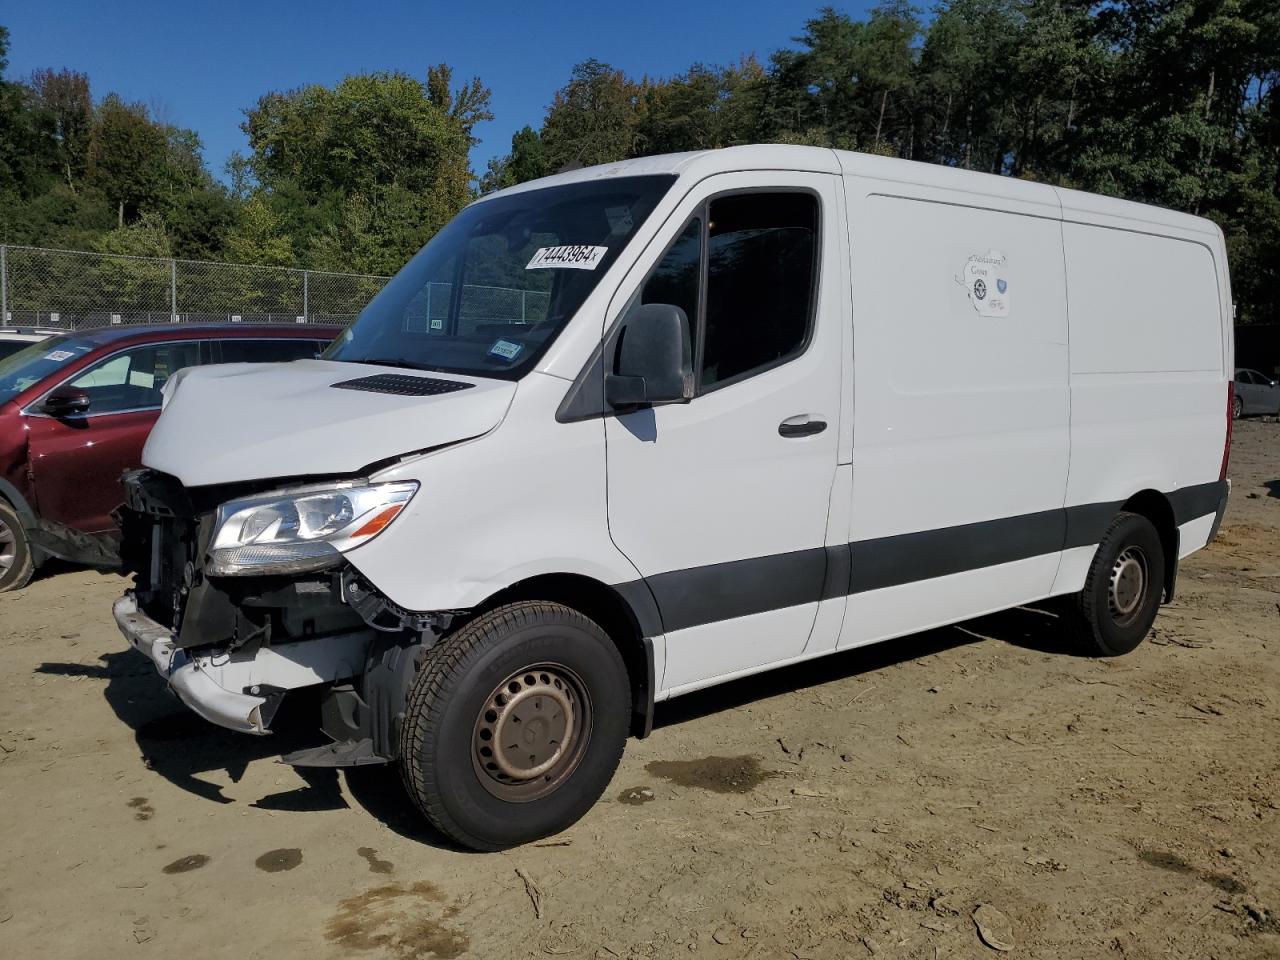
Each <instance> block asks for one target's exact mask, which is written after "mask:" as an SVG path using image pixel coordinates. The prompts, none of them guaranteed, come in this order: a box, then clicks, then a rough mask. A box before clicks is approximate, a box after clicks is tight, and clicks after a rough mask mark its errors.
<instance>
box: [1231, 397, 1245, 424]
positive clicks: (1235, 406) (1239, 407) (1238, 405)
mask: <svg viewBox="0 0 1280 960" xmlns="http://www.w3.org/2000/svg"><path fill="white" fill-rule="evenodd" d="M1243 415H1244V401H1243V400H1241V399H1240V394H1238V393H1237V394H1236V395H1235V396H1234V397H1232V398H1231V419H1232V420H1239V419H1240V418H1241V417H1242V416H1243Z"/></svg>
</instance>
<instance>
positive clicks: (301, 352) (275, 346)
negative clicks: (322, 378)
mask: <svg viewBox="0 0 1280 960" xmlns="http://www.w3.org/2000/svg"><path fill="white" fill-rule="evenodd" d="M218 346H219V347H221V348H222V359H221V362H222V363H285V362H287V361H289V360H301V359H303V358H304V357H317V356H319V355H320V351H321V349H323V348H317V347H316V342H315V341H314V340H270V339H262V340H223V341H222V342H221V343H219V344H218Z"/></svg>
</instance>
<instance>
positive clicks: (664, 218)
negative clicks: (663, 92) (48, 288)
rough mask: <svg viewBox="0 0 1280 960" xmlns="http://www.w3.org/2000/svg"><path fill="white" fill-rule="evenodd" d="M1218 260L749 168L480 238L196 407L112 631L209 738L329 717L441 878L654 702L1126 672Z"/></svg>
mask: <svg viewBox="0 0 1280 960" xmlns="http://www.w3.org/2000/svg"><path fill="white" fill-rule="evenodd" d="M1230 318H1231V294H1230V289H1229V285H1228V278H1227V264H1226V259H1225V256H1224V248H1223V238H1222V234H1221V232H1220V231H1219V230H1218V228H1217V227H1215V226H1214V225H1213V224H1212V223H1210V222H1209V221H1207V220H1201V219H1198V218H1195V217H1190V216H1184V215H1182V214H1177V213H1171V212H1168V211H1166V210H1160V209H1155V208H1153V207H1147V206H1140V205H1136V204H1132V203H1124V202H1120V201H1117V200H1112V199H1105V198H1102V197H1097V196H1090V195H1086V194H1082V193H1076V192H1073V191H1070V190H1060V189H1055V188H1054V187H1051V186H1046V185H1042V184H1035V183H1027V182H1024V181H1021V180H1013V179H1007V178H999V177H994V176H987V175H981V174H975V173H967V172H962V171H959V170H953V169H947V168H943V167H937V166H928V165H924V164H918V163H910V162H906V161H900V160H889V159H884V158H878V157H871V156H864V155H860V154H855V153H845V152H839V151H832V150H824V149H817V148H807V147H791V146H753V147H740V148H733V149H727V150H717V151H710V152H704V153H691V154H682V155H675V156H662V157H653V158H648V159H642V160H635V161H630V162H626V163H619V164H614V165H610V166H603V167H595V168H591V169H585V170H577V171H574V172H572V173H565V174H561V175H558V176H554V177H549V178H547V179H545V180H540V181H537V182H534V183H528V184H524V185H521V186H519V187H515V188H512V189H509V190H504V191H501V192H499V193H496V194H493V195H491V196H488V197H485V198H483V199H481V200H479V201H477V202H476V203H473V204H472V205H471V206H469V207H468V208H467V209H465V210H464V211H463V212H462V213H461V214H460V215H459V216H458V217H457V218H456V219H455V220H454V221H453V222H452V223H451V224H449V225H448V226H447V227H446V228H445V229H444V230H443V231H441V232H440V234H439V235H438V236H436V237H435V239H433V240H432V241H431V242H430V244H428V245H427V247H426V248H425V249H424V250H423V251H422V252H421V253H420V254H418V255H417V256H416V257H415V258H414V259H413V260H412V261H411V262H410V263H409V264H408V265H407V266H406V267H405V268H404V270H402V271H401V272H400V274H399V275H398V276H396V277H395V278H394V279H393V280H392V281H391V282H390V283H388V285H387V286H386V288H385V289H384V290H383V291H382V292H381V293H380V294H378V296H377V297H375V298H374V300H373V301H372V303H370V304H369V306H368V308H367V309H366V310H365V311H364V312H363V313H362V314H361V315H360V317H359V319H357V320H356V321H355V323H354V324H353V326H352V327H351V328H350V330H349V331H348V332H347V333H346V334H345V335H344V336H342V337H341V338H340V339H339V341H337V342H336V343H335V344H334V346H333V347H332V348H331V349H330V350H329V351H328V352H327V353H326V354H325V355H324V356H323V358H321V359H319V360H302V361H297V362H294V363H290V364H280V365H274V366H256V367H248V366H227V367H218V368H203V369H201V368H196V369H191V370H187V371H182V372H181V373H179V374H177V375H175V376H174V377H172V378H170V381H169V387H168V388H167V391H168V396H167V405H166V408H165V411H164V413H163V415H162V416H161V418H160V420H159V423H158V425H157V426H156V428H155V430H154V432H153V433H152V434H151V439H150V441H149V443H148V444H147V448H146V452H145V454H144V463H145V465H146V467H145V469H144V470H142V471H140V472H138V473H135V474H132V475H130V476H129V477H128V478H127V489H128V503H127V506H126V508H125V509H124V511H123V513H122V515H121V516H122V527H123V533H124V547H123V550H124V555H125V558H126V561H127V565H128V567H129V569H130V570H132V571H133V572H134V573H136V575H137V583H136V588H135V589H133V590H131V591H130V592H129V593H128V594H127V595H126V596H124V597H123V598H121V599H120V600H119V601H118V602H117V604H116V606H115V617H116V620H117V621H118V623H119V625H120V627H121V629H122V630H123V632H124V634H125V635H126V637H127V638H128V639H129V641H130V642H131V643H132V644H133V645H134V646H135V647H137V648H138V649H139V650H141V651H143V652H144V653H146V654H147V655H148V656H149V657H150V658H151V659H152V660H153V661H154V662H155V664H156V666H157V667H158V668H159V670H160V672H161V673H162V674H163V675H164V676H165V677H166V678H167V680H168V683H169V685H170V686H171V688H172V689H173V690H174V691H175V692H176V693H177V695H178V696H179V697H180V698H181V699H182V700H183V701H184V702H185V703H186V704H187V705H188V706H189V707H191V709H193V710H195V711H196V712H197V713H199V714H201V715H202V716H204V717H206V718H207V719H209V720H211V721H212V722H214V723H217V724H221V725H223V726H226V727H230V728H232V729H235V730H243V731H245V732H248V733H259V734H261V733H265V732H267V730H268V728H269V727H270V725H271V722H272V718H273V715H274V714H275V712H276V709H277V707H279V705H280V703H281V701H282V699H285V698H287V695H288V693H289V692H290V691H293V690H297V689H299V688H303V687H311V686H316V685H320V686H321V687H322V690H323V691H324V693H323V701H322V703H323V707H322V721H321V725H322V727H323V730H324V732H325V733H326V734H328V736H329V737H330V738H331V739H332V741H333V743H332V744H331V745H328V746H325V747H318V748H316V749H312V750H306V751H302V752H300V753H297V754H294V755H291V756H290V757H287V758H286V759H287V760H288V761H289V762H291V763H294V764H299V765H331V766H344V765H355V764H361V763H385V762H396V763H399V764H400V765H401V766H402V768H403V771H404V779H405V782H406V784H407V786H408V789H409V792H410V793H411V795H412V796H413V799H414V801H415V802H416V803H417V804H418V806H419V807H420V808H421V810H422V812H423V813H424V814H425V815H426V816H427V818H429V819H430V821H431V822H432V823H434V824H435V825H436V826H437V827H438V828H439V829H440V830H442V831H443V832H444V833H446V834H447V835H448V836H450V837H452V838H454V839H455V840H456V841H458V842H459V843H461V844H464V845H467V846H470V847H475V848H480V849H496V848H500V847H505V846H508V845H511V844H516V843H521V842H524V841H528V840H531V839H534V838H537V837H541V836H544V835H547V834H550V833H553V832H555V831H558V830H560V829H562V828H564V827H565V826H567V825H569V824H571V823H573V822H574V821H575V820H576V819H577V818H578V817H580V816H582V815H583V814H584V813H585V812H586V811H587V810H588V809H589V808H590V807H591V805H592V804H593V803H594V802H595V801H596V800H597V799H598V798H599V796H600V795H601V792H602V791H603V790H604V788H605V787H606V785H607V783H608V781H609V779H610V777H611V776H612V774H613V772H614V769H615V767H616V765H617V763H618V760H619V757H620V755H621V753H622V749H623V743H624V740H625V739H626V737H627V736H628V734H634V735H637V736H644V735H646V734H647V733H648V731H649V726H650V722H651V717H652V712H653V705H654V702H655V701H660V700H665V699H667V698H669V697H673V696H677V695H679V694H682V693H687V692H689V691H691V690H696V689H698V688H700V687H705V686H708V685H710V684H715V683H720V682H722V681H725V680H730V679H732V678H734V677H741V676H743V675H745V674H750V673H753V672H757V671H761V670H768V669H770V668H773V667H777V666H780V665H783V664H788V663H794V662H796V661H799V660H805V659H808V658H812V657H818V656H821V655H823V654H828V653H832V652H833V651H837V650H846V649H849V648H851V647H856V646H859V645H862V644H868V643H874V642H877V641H881V640H888V639H891V638H894V637H898V636H902V635H904V634H909V633H912V632H914V631H919V630H923V629H925V628H928V627H934V626H938V625H940V624H947V623H952V622H955V621H959V620H963V619H965V618H969V617H974V616H977V615H979V614H983V613H987V612H988V611H994V610H999V609H1002V608H1006V607H1011V606H1014V605H1018V604H1025V603H1029V602H1032V601H1037V600H1042V599H1045V598H1049V597H1063V598H1064V602H1063V603H1062V609H1063V610H1064V611H1065V612H1066V613H1067V615H1068V616H1069V618H1070V620H1071V623H1072V625H1073V628H1074V632H1075V633H1076V634H1077V635H1078V636H1079V638H1080V640H1081V642H1082V643H1083V644H1084V645H1085V646H1086V647H1087V648H1088V649H1089V650H1091V651H1093V652H1094V653H1096V654H1099V655H1103V656H1107V655H1114V654H1122V653H1125V652H1127V651H1129V650H1132V649H1133V648H1134V647H1135V646H1136V645H1137V644H1138V643H1139V642H1140V641H1141V640H1142V638H1143V637H1144V636H1145V634H1146V633H1147V631H1148V628H1149V627H1150V626H1151V623H1152V620H1153V618H1154V617H1155V615H1156V609H1157V606H1158V605H1159V604H1160V602H1161V600H1162V599H1166V600H1167V599H1169V598H1170V597H1172V595H1173V591H1174V583H1175V576H1176V573H1177V567H1178V561H1179V559H1180V558H1182V557H1184V556H1186V555H1187V554H1189V553H1191V552H1192V551H1194V550H1198V549H1199V548H1201V547H1203V546H1204V545H1205V544H1206V542H1207V541H1208V540H1209V539H1210V538H1211V537H1212V536H1213V532H1214V529H1215V527H1216V525H1217V524H1218V522H1219V521H1220V519H1221V517H1222V512H1223V509H1224V507H1225V503H1226V497H1227V481H1226V466H1227V453H1228V449H1229V442H1230V413H1231V410H1230V407H1231V399H1232V389H1231V385H1230V383H1229V379H1230V377H1229V371H1231V370H1232V369H1233V366H1232V340H1231V320H1230Z"/></svg>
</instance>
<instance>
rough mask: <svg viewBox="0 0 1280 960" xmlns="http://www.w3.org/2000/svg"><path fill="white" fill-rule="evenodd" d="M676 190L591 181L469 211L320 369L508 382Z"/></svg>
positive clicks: (654, 182)
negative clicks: (385, 369) (355, 366)
mask: <svg viewBox="0 0 1280 960" xmlns="http://www.w3.org/2000/svg"><path fill="white" fill-rule="evenodd" d="M674 181H675V178H674V177H670V176H649V177H617V178H610V179H602V180H592V181H587V182H583V183H573V184H568V185H565V186H562V187H546V188H543V189H540V190H529V191H524V192H521V193H516V194H513V195H511V196H509V197H496V198H494V199H492V200H485V201H482V202H480V203H477V204H474V205H472V206H470V207H467V208H466V209H465V210H463V211H462V212H461V213H460V214H458V216H457V217H455V218H454V219H453V220H452V221H451V222H450V223H449V224H448V226H446V227H445V228H444V229H443V230H441V231H440V233H438V234H436V236H435V237H434V238H433V239H432V240H431V242H430V243H428V244H427V245H426V247H424V248H423V249H422V251H421V252H420V253H418V254H417V256H415V257H414V258H413V259H412V260H410V261H409V263H408V264H407V265H406V266H405V268H404V269H403V270H401V271H400V272H399V273H398V274H396V276H395V277H393V278H392V280H391V282H390V283H388V284H387V285H386V286H385V287H384V288H383V289H382V291H381V292H380V293H379V294H378V295H377V296H376V297H374V298H373V300H372V301H370V303H369V305H368V306H367V307H365V309H364V311H363V312H362V313H361V314H360V316H359V317H357V318H356V321H355V323H353V324H352V325H351V327H350V328H348V330H347V331H346V332H345V333H343V334H342V336H340V337H339V338H338V339H337V340H335V341H334V343H333V345H332V346H330V348H329V349H328V350H327V351H325V353H324V358H325V359H327V360H343V361H348V362H352V363H374V364H383V365H386V366H395V367H412V368H416V369H420V370H437V371H442V372H447V373H463V374H473V375H475V376H482V377H500V378H503V379H511V380H514V379H516V378H517V377H519V376H521V375H522V374H523V373H524V372H525V371H526V370H528V369H529V368H530V367H531V366H532V364H533V363H534V362H535V361H536V360H537V358H538V357H539V356H540V355H541V353H542V352H543V350H545V349H546V347H547V346H549V345H550V343H551V341H552V340H554V339H555V337H556V334H558V333H559V332H560V330H561V329H562V328H563V327H564V325H565V324H566V323H567V322H568V321H569V319H570V318H571V317H572V316H573V315H574V313H575V312H576V311H577V309H578V308H579V307H580V306H581V305H582V302H583V300H585V299H586V298H587V295H588V294H589V293H590V292H591V291H592V290H593V289H594V288H595V285H596V284H597V283H598V282H599V280H600V277H601V276H603V275H604V273H605V271H607V270H608V269H609V267H610V266H611V265H612V264H613V261H614V260H616V259H617V257H618V254H619V252H621V250H622V248H623V247H624V246H626V244H627V243H628V242H629V241H630V239H631V238H632V236H634V235H635V232H636V230H638V229H639V228H640V225H641V224H642V223H644V221H645V219H646V218H647V217H648V216H649V214H650V213H651V212H652V211H653V208H654V207H655V206H656V205H657V202H658V200H659V199H660V198H661V197H662V195H663V193H665V192H666V190H667V189H668V188H669V187H670V186H671V184H672V183H673V182H674Z"/></svg>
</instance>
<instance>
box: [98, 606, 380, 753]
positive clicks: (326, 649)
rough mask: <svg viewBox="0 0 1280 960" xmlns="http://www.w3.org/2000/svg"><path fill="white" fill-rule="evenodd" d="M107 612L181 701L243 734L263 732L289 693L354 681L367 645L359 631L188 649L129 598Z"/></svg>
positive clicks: (211, 719) (208, 718) (210, 718)
mask: <svg viewBox="0 0 1280 960" xmlns="http://www.w3.org/2000/svg"><path fill="white" fill-rule="evenodd" d="M112 614H113V615H114V616H115V619H116V624H117V626H119V627H120V632H121V633H123V634H124V637H125V639H126V640H128V641H129V645H130V646H132V647H133V648H134V649H136V650H138V651H139V652H141V653H143V654H145V655H146V656H147V658H148V659H150V660H151V662H152V663H153V664H154V665H155V668H156V670H157V671H159V673H160V675H161V676H162V677H164V678H165V680H167V681H168V684H169V688H170V689H171V690H172V691H173V692H174V693H175V694H176V695H177V697H178V699H179V700H181V701H182V702H183V703H185V704H186V705H187V706H188V707H190V708H191V709H192V710H193V711H195V712H196V713H197V714H199V715H200V716H202V717H204V718H205V719H206V720H208V721H209V722H210V723H215V724H217V725H218V726H220V727H226V728H227V729H229V730H237V731H239V732H241V733H253V734H259V735H261V734H265V733H267V732H269V727H270V726H271V721H272V719H273V718H274V717H275V713H276V709H277V708H278V707H279V706H280V702H281V700H283V699H284V695H285V693H287V692H288V691H289V690H296V689H299V688H301V687H309V686H314V685H315V684H321V683H331V682H333V681H335V680H345V679H348V678H350V677H353V676H356V675H357V674H358V673H360V672H361V671H362V670H363V669H364V663H365V653H366V650H367V648H368V643H369V637H368V634H367V632H359V633H339V634H330V635H327V636H320V637H313V638H310V639H306V640H298V641H294V642H291V643H285V644H281V645H279V646H258V647H256V648H255V649H250V648H248V647H246V648H243V649H239V650H235V651H231V650H226V649H221V648H218V647H202V648H200V649H198V650H190V649H184V648H182V647H180V646H178V645H177V643H176V642H175V639H174V635H173V631H172V630H171V629H169V628H168V627H166V626H164V625H163V624H161V623H158V622H157V621H155V620H154V619H152V618H151V617H149V616H147V614H146V613H145V612H143V611H142V610H140V609H139V608H138V603H137V600H136V599H135V598H134V596H133V594H132V593H126V594H125V595H124V596H122V597H121V598H120V599H119V600H117V601H116V602H115V605H114V606H113V607H112Z"/></svg>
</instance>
